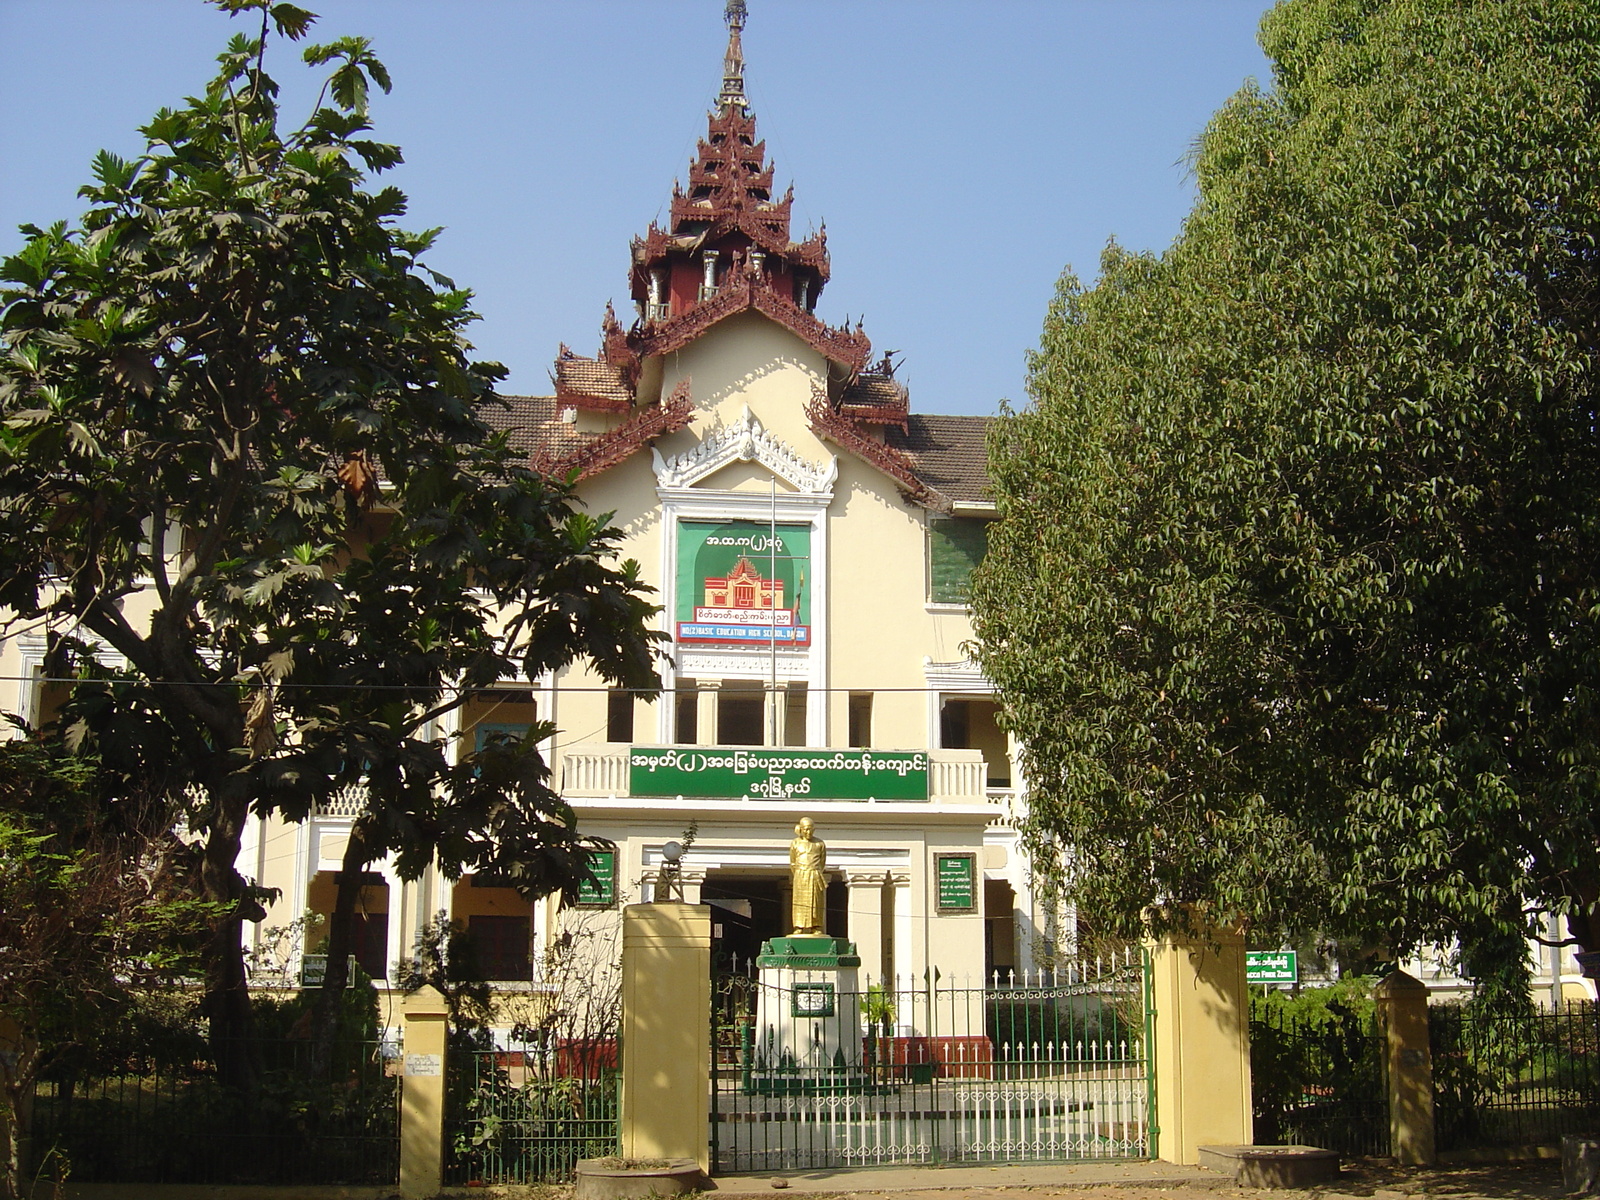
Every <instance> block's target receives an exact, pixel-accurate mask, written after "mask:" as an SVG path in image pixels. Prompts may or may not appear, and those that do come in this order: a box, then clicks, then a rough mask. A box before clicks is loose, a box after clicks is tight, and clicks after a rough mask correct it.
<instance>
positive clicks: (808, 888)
mask: <svg viewBox="0 0 1600 1200" xmlns="http://www.w3.org/2000/svg"><path fill="white" fill-rule="evenodd" d="M812 828H813V826H812V824H811V818H810V817H801V818H800V823H799V824H798V825H796V826H795V827H794V841H792V842H790V843H789V890H790V894H791V898H790V902H789V913H790V917H791V923H792V924H793V925H794V929H793V931H792V932H794V933H797V934H822V933H823V932H824V925H825V909H824V906H823V905H824V900H823V898H824V897H825V896H826V895H827V889H828V881H827V880H826V879H825V878H824V877H823V869H824V868H825V867H826V866H827V864H828V847H827V846H825V845H823V843H822V842H820V841H818V840H817V839H816V838H814V837H812V836H811V830H812Z"/></svg>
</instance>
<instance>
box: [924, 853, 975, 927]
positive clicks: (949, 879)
mask: <svg viewBox="0 0 1600 1200" xmlns="http://www.w3.org/2000/svg"><path fill="white" fill-rule="evenodd" d="M933 878H934V887H935V895H936V897H937V900H938V909H939V911H940V912H942V913H959V912H976V911H977V908H978V859H977V856H976V855H974V854H967V853H961V854H935V855H934V856H933Z"/></svg>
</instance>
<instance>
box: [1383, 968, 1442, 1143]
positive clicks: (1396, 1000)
mask: <svg viewBox="0 0 1600 1200" xmlns="http://www.w3.org/2000/svg"><path fill="white" fill-rule="evenodd" d="M1372 995H1373V997H1374V998H1375V999H1376V1000H1377V1002H1378V1023H1379V1026H1380V1028H1381V1029H1382V1030H1383V1052H1384V1056H1385V1060H1386V1062H1385V1065H1386V1066H1387V1067H1388V1071H1387V1072H1386V1074H1387V1075H1388V1077H1389V1152H1390V1153H1391V1154H1393V1155H1394V1156H1395V1158H1397V1159H1399V1160H1400V1162H1401V1164H1402V1165H1404V1166H1408V1167H1421V1166H1429V1165H1431V1164H1432V1163H1433V1161H1434V1128H1433V1051H1432V1048H1431V1047H1430V1046H1429V1044H1428V985H1427V984H1425V983H1423V982H1422V980H1420V979H1418V978H1416V977H1415V976H1413V975H1407V974H1406V973H1405V972H1404V971H1391V972H1390V973H1389V974H1387V975H1385V976H1384V977H1383V978H1382V979H1380V980H1378V985H1377V986H1376V987H1375V988H1373V989H1372Z"/></svg>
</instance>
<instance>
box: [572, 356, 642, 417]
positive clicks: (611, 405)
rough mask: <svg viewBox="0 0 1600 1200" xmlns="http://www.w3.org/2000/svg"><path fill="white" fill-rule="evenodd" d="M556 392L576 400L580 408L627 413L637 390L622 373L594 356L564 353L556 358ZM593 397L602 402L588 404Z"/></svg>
mask: <svg viewBox="0 0 1600 1200" xmlns="http://www.w3.org/2000/svg"><path fill="white" fill-rule="evenodd" d="M556 395H557V396H559V397H561V398H563V399H566V398H569V397H570V398H572V399H574V400H575V401H576V403H577V405H578V407H579V408H593V407H598V408H603V409H605V410H607V411H616V412H625V411H627V410H628V409H629V408H631V407H632V406H633V393H632V392H631V391H629V390H628V385H627V384H626V383H625V382H624V381H623V378H622V372H621V371H619V370H617V368H616V367H614V366H612V365H611V364H610V363H608V362H602V361H600V360H599V359H594V358H579V357H576V356H574V357H571V358H568V357H566V356H565V355H563V356H562V357H561V358H558V359H556ZM590 397H592V398H593V399H594V400H598V401H600V403H599V404H598V405H594V404H588V403H585V400H586V399H587V398H590Z"/></svg>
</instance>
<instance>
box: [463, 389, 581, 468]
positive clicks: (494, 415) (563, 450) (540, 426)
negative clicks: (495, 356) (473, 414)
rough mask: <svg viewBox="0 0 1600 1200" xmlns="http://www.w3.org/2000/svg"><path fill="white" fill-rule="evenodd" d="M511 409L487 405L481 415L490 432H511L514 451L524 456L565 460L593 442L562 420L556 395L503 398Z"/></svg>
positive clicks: (480, 411)
mask: <svg viewBox="0 0 1600 1200" xmlns="http://www.w3.org/2000/svg"><path fill="white" fill-rule="evenodd" d="M500 399H502V400H504V401H505V402H506V404H508V405H509V406H510V407H509V408H501V407H500V406H499V405H498V404H492V403H491V404H486V405H484V406H483V408H482V409H481V410H479V416H481V417H482V418H483V422H484V424H486V425H487V426H489V428H490V429H495V430H502V431H505V432H508V433H509V434H510V435H511V436H510V439H509V440H510V442H511V448H512V449H513V450H517V451H520V452H521V453H523V454H526V455H529V456H533V455H535V454H538V455H541V456H543V457H546V458H565V457H566V456H567V455H568V454H571V453H572V452H573V451H574V450H578V449H580V448H581V447H583V446H584V445H586V444H587V443H588V442H590V441H591V440H593V435H592V434H587V433H579V432H578V429H577V427H576V426H575V425H572V424H571V423H569V422H567V421H563V420H560V419H559V414H560V408H561V406H560V405H559V404H558V403H557V401H556V398H555V397H554V396H501V397H500Z"/></svg>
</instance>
